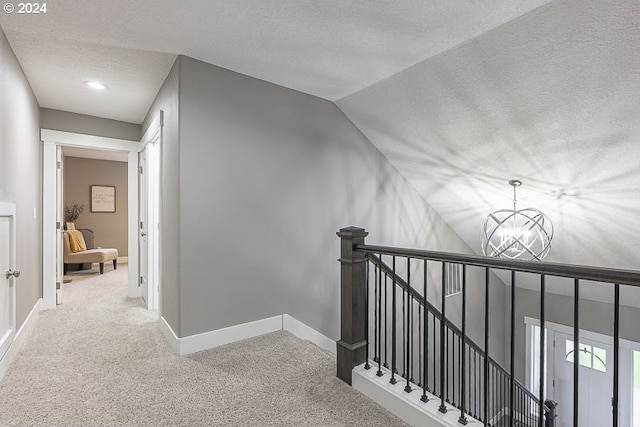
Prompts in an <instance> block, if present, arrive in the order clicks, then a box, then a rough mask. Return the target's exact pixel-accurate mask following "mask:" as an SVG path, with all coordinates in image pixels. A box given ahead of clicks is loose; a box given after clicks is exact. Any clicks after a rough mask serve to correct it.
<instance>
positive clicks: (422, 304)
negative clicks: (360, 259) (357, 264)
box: [365, 253, 553, 426]
mask: <svg viewBox="0 0 640 427" xmlns="http://www.w3.org/2000/svg"><path fill="white" fill-rule="evenodd" d="M365 256H366V258H367V259H368V260H369V262H370V263H371V265H373V266H374V271H373V276H371V271H369V274H368V277H369V281H368V284H369V286H371V277H373V289H374V290H373V316H374V328H373V329H374V330H373V335H374V340H373V341H374V342H373V353H374V357H373V361H374V362H377V364H378V366H377V375H378V376H382V375H383V371H382V368H383V367H385V368H387V369H388V368H389V364H388V361H387V348H388V345H389V344H391V345H393V344H392V343H388V342H387V341H388V337H387V336H385V334H384V328H383V327H382V319H383V315H382V314H383V312H384V310H385V309H386V308H387V301H385V300H384V295H383V294H384V291H386V290H387V283H388V284H393V283H395V285H396V286H397V287H398V288H399V289H401V290H402V297H403V304H402V307H403V308H404V310H402V311H403V315H402V319H403V324H402V328H403V334H402V335H403V337H404V339H403V346H402V350H401V351H402V359H401V360H402V361H403V362H402V374H401V377H402V378H403V379H404V380H406V382H407V385H406V386H405V391H407V392H411V391H413V390H415V389H416V388H415V384H417V386H418V388H420V387H421V388H422V397H421V400H422V401H423V402H427V401H428V400H429V397H428V396H427V393H431V394H433V395H435V396H438V397H440V398H441V400H442V401H444V402H446V403H450V404H451V405H453V406H454V407H457V408H458V409H460V410H462V408H463V407H464V408H465V411H466V413H467V414H469V415H471V416H472V417H474V418H475V419H477V420H479V421H485V420H487V425H495V424H496V422H495V421H494V422H491V420H496V419H497V418H499V417H500V415H505V416H511V417H513V418H514V420H515V421H516V422H520V423H522V424H523V425H528V426H530V425H534V424H533V423H535V421H536V420H537V412H536V410H537V408H539V401H538V398H537V397H536V396H534V395H533V394H532V393H531V392H530V391H529V390H527V388H526V387H525V386H523V385H522V384H521V383H520V381H518V380H517V379H514V380H513V381H514V384H513V385H514V393H515V399H514V402H513V405H512V406H513V408H514V411H513V414H509V413H505V411H504V409H505V408H507V407H509V404H508V399H507V398H506V395H507V393H508V391H507V390H508V389H509V388H510V385H511V384H510V380H511V377H510V376H509V373H508V372H507V371H506V370H505V369H504V368H503V367H502V366H500V364H499V363H498V362H496V361H495V360H494V359H493V358H492V357H490V356H489V357H487V356H486V353H485V351H484V350H483V349H482V348H481V347H480V346H479V345H478V344H476V343H475V342H474V341H473V340H471V339H470V338H469V337H465V338H464V339H463V336H464V335H463V333H462V330H460V329H459V328H458V327H457V326H456V325H454V324H453V322H451V320H449V319H447V318H445V319H444V331H445V333H444V337H445V339H444V352H445V356H444V360H445V363H444V375H442V373H441V372H439V370H438V369H439V367H440V366H441V365H440V364H439V359H438V358H437V357H436V354H435V351H436V344H435V342H434V341H435V340H436V338H437V333H436V331H441V328H442V313H441V312H440V311H439V310H438V309H437V308H436V307H435V306H434V305H433V304H431V303H429V302H428V301H427V300H425V298H424V296H423V295H421V294H420V293H419V292H418V291H417V290H416V289H414V288H413V287H411V286H410V285H409V284H408V283H407V282H406V281H405V280H404V279H403V278H402V277H400V275H398V274H397V273H395V272H394V269H393V268H392V267H389V266H388V265H387V264H385V263H384V262H382V261H381V260H380V258H379V257H378V256H376V255H375V253H368V254H366V255H365ZM407 261H408V263H409V264H410V259H409V258H407ZM369 270H370V269H369ZM407 271H409V272H410V271H411V270H410V269H407ZM423 271H427V270H426V269H425V268H424V267H423ZM383 278H384V279H383ZM394 278H395V280H394ZM387 279H388V280H387ZM422 283H423V284H427V285H428V280H424V281H423V282H422ZM423 292H426V290H423ZM367 293H368V294H370V293H371V292H370V290H369V292H367ZM405 295H406V301H408V302H409V304H404V301H405ZM370 299H371V298H370ZM406 307H408V309H407V308H406ZM416 307H417V316H415V314H416V313H415V308H416ZM370 311H371V310H369V312H370ZM405 314H406V316H405ZM485 315H488V311H485ZM384 317H385V318H386V313H385V316H384ZM376 321H379V323H380V325H379V326H378V325H376ZM487 321H488V320H487ZM385 323H386V322H385ZM416 323H417V326H416V325H415V324H416ZM429 325H432V333H431V334H430V333H429V332H430V331H429ZM407 328H408V329H409V331H407V330H406V329H407ZM416 332H417V334H416ZM416 340H417V341H418V353H420V354H418V355H417V359H418V368H417V371H418V372H416V366H415V365H416V363H415V362H416V360H415V359H416V354H415V348H414V344H415V341H416ZM383 341H384V345H383ZM407 342H408V343H409V347H408V352H407V346H406V345H407ZM423 342H424V343H425V347H424V348H425V349H426V351H425V350H421V348H422V343H423ZM463 343H464V349H463ZM429 347H431V349H432V354H430V353H429V351H428V350H429ZM407 355H409V357H408V359H407ZM367 359H369V357H368V356H367ZM407 360H409V362H410V363H409V364H407V363H406V361H407ZM392 365H393V363H392ZM394 373H397V372H394ZM416 373H417V376H416ZM438 375H441V376H440V378H442V379H444V385H443V384H442V381H440V382H438V380H437V378H436V377H437V376H438ZM414 378H415V380H414ZM482 396H487V399H486V400H485V399H482ZM485 404H486V407H485ZM440 408H441V410H443V409H444V410H446V405H443V403H442V402H441V406H440ZM543 410H544V413H545V414H548V416H549V417H550V416H551V415H552V414H551V413H552V410H553V409H552V408H551V405H546V404H545V405H544V407H543ZM461 419H463V418H461ZM462 423H463V424H464V423H465V421H462Z"/></svg>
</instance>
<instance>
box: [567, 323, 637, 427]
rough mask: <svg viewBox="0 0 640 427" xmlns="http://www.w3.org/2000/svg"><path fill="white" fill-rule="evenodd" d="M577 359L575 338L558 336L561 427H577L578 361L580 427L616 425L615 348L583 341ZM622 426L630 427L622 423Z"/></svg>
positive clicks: (584, 339) (596, 342)
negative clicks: (577, 366)
mask: <svg viewBox="0 0 640 427" xmlns="http://www.w3.org/2000/svg"><path fill="white" fill-rule="evenodd" d="M579 348H580V351H579V352H578V355H575V352H574V348H573V336H571V335H568V334H565V333H562V332H555V350H554V363H555V367H554V373H555V375H554V380H555V386H554V392H555V400H556V401H557V402H558V411H557V412H558V419H557V424H556V425H557V427H571V426H573V364H574V363H575V362H574V361H576V360H577V361H578V363H579V364H580V370H579V394H578V396H579V402H578V408H579V414H578V420H579V425H580V427H602V426H607V425H611V422H612V409H613V407H612V405H611V402H612V397H613V348H612V346H611V345H610V344H607V343H604V342H599V341H595V340H592V339H587V338H584V337H581V338H580V344H579ZM620 425H621V426H628V424H627V423H624V422H622V423H621V424H620Z"/></svg>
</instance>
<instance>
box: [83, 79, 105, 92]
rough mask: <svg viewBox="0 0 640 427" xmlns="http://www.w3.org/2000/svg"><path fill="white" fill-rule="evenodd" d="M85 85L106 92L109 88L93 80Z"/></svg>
mask: <svg viewBox="0 0 640 427" xmlns="http://www.w3.org/2000/svg"><path fill="white" fill-rule="evenodd" d="M84 84H86V85H87V86H89V87H90V88H92V89H98V90H104V89H106V88H107V85H105V84H104V83H100V82H96V81H92V80H89V81H86V82H84Z"/></svg>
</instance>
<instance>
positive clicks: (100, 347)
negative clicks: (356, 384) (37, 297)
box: [0, 266, 405, 427]
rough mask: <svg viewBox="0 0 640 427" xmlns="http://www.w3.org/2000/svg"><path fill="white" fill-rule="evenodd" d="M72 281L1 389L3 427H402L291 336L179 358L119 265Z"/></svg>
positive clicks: (330, 360)
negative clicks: (130, 289)
mask: <svg viewBox="0 0 640 427" xmlns="http://www.w3.org/2000/svg"><path fill="white" fill-rule="evenodd" d="M122 267H123V268H118V270H110V269H108V270H107V271H106V272H105V274H104V275H99V274H97V275H96V274H87V273H80V274H74V275H71V276H70V277H72V278H73V281H72V282H71V283H68V284H66V285H65V286H66V288H65V294H64V304H63V305H62V306H59V307H58V308H57V309H55V310H48V311H43V312H41V313H40V317H39V319H38V321H37V323H36V324H35V325H34V328H33V330H32V331H31V332H30V334H29V336H28V337H27V340H26V343H25V345H24V346H23V348H22V349H21V351H20V353H19V354H18V356H17V357H16V359H15V360H14V362H13V363H12V365H11V366H10V368H9V371H8V372H7V375H6V376H5V378H4V380H3V381H2V383H0V426H381V427H382V426H385V427H389V426H404V425H405V424H404V423H402V422H401V421H400V420H399V419H398V418H396V417H395V416H393V415H391V414H390V413H388V412H386V411H385V410H383V409H381V408H380V407H379V406H377V405H376V404H375V403H373V402H372V401H370V400H368V399H367V398H366V397H364V396H363V395H361V394H360V393H358V392H357V391H355V390H354V389H352V388H351V387H349V386H347V385H346V384H344V383H343V382H341V381H340V380H338V379H337V378H335V361H334V356H332V355H330V354H329V353H327V352H325V351H323V350H322V349H320V348H319V347H317V346H315V345H313V344H311V343H308V342H306V341H302V340H300V339H298V338H296V337H295V336H293V335H291V334H289V333H287V332H276V333H272V334H268V335H264V336H261V337H257V338H253V339H250V340H246V341H242V342H238V343H235V344H230V345H227V346H224V347H219V348H216V349H212V350H207V351H203V352H200V353H196V354H193V355H190V356H187V357H177V356H175V355H174V354H173V353H172V352H171V351H170V349H169V347H168V345H167V344H166V342H165V340H164V338H163V336H162V335H161V332H160V330H159V328H158V326H157V323H156V321H155V317H154V313H150V312H148V311H147V310H146V309H145V308H144V306H143V304H142V301H141V300H140V299H129V298H127V289H126V279H127V269H126V266H122Z"/></svg>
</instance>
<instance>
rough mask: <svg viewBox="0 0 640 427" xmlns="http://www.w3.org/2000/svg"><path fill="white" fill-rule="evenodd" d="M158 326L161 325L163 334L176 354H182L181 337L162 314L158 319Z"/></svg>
mask: <svg viewBox="0 0 640 427" xmlns="http://www.w3.org/2000/svg"><path fill="white" fill-rule="evenodd" d="M158 326H159V327H160V331H162V335H164V338H165V339H166V340H167V343H169V347H171V350H173V352H174V353H175V354H180V338H178V336H177V335H176V334H175V332H173V329H171V326H169V323H168V322H167V321H166V320H165V318H164V317H162V316H160V319H159V320H158Z"/></svg>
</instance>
